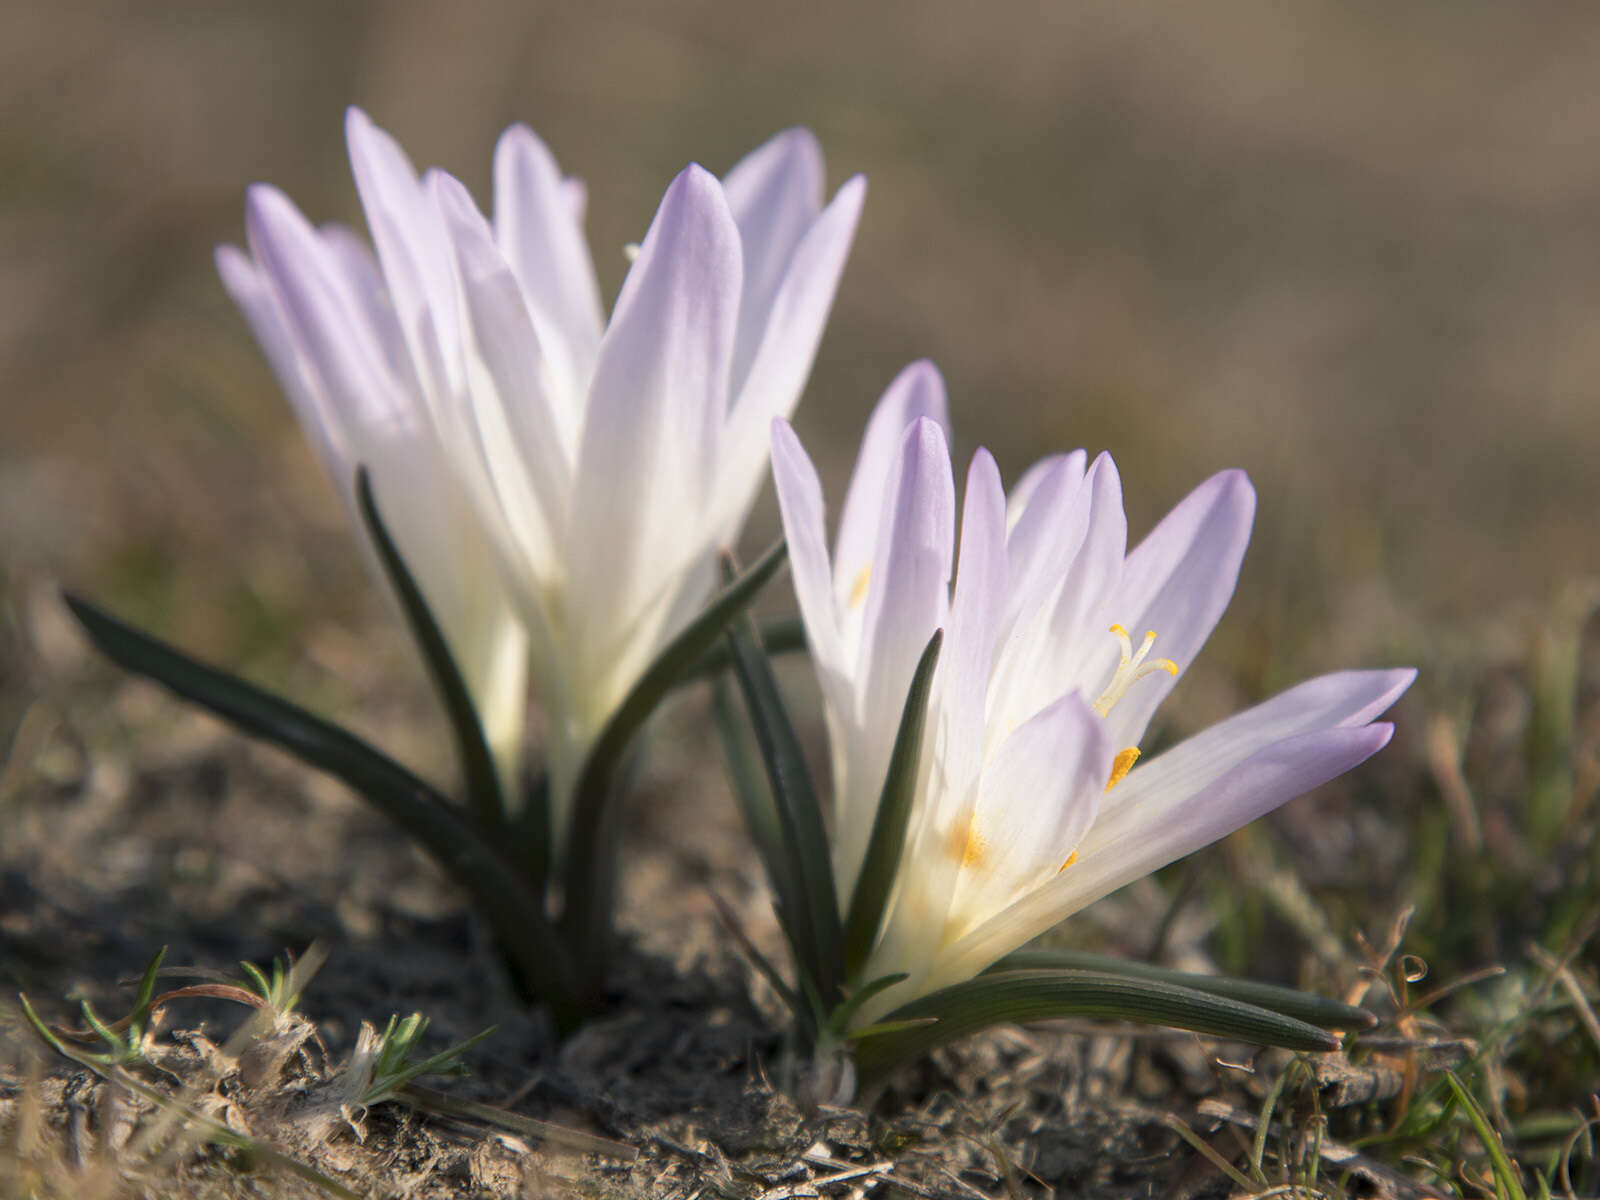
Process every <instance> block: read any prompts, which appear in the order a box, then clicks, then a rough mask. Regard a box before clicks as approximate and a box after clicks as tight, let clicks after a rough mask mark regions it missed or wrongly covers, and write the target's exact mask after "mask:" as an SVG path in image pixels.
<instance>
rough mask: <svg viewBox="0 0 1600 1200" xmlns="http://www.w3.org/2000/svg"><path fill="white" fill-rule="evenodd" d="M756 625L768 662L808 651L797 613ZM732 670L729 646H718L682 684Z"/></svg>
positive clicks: (701, 660) (720, 643)
mask: <svg viewBox="0 0 1600 1200" xmlns="http://www.w3.org/2000/svg"><path fill="white" fill-rule="evenodd" d="M756 625H757V627H758V628H759V629H760V630H761V644H762V645H763V646H765V647H766V648H767V657H768V658H777V657H778V656H779V655H783V654H798V653H800V652H801V651H803V650H804V649H805V648H806V626H805V622H804V621H802V620H801V619H800V616H799V614H797V613H790V614H787V615H785V616H781V617H762V618H760V619H759V620H757V621H756ZM731 666H733V654H732V652H731V651H730V650H729V649H728V647H727V645H726V644H725V643H722V642H718V643H717V644H715V645H713V646H712V647H711V649H709V650H707V651H706V652H705V653H704V654H702V655H701V656H700V658H699V660H698V661H697V662H696V663H695V664H694V666H693V667H691V668H690V669H689V670H688V672H687V673H685V675H684V677H683V679H682V680H680V682H681V683H693V682H694V681H695V680H697V679H710V678H711V677H713V676H716V675H720V674H721V673H722V672H724V671H726V670H727V669H728V668H729V667H731Z"/></svg>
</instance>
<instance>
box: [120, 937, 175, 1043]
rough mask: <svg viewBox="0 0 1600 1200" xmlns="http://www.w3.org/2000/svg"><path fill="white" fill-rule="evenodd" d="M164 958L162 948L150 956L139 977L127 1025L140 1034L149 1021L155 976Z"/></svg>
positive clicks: (164, 949) (163, 949)
mask: <svg viewBox="0 0 1600 1200" xmlns="http://www.w3.org/2000/svg"><path fill="white" fill-rule="evenodd" d="M166 957H167V948H166V947H165V946H163V947H161V949H159V950H157V951H156V952H155V953H154V954H152V955H151V956H150V961H149V962H147V963H146V964H145V967H144V974H143V975H141V976H140V977H139V994H138V995H137V996H135V997H134V1001H133V1013H132V1016H131V1017H130V1022H129V1023H130V1025H132V1026H134V1027H136V1028H137V1029H138V1030H139V1031H140V1032H141V1033H142V1032H143V1030H144V1024H145V1022H146V1021H148V1020H149V1019H150V1000H151V997H153V996H154V995H155V994H156V976H157V974H158V973H159V972H160V970H161V960H162V959H164V958H166Z"/></svg>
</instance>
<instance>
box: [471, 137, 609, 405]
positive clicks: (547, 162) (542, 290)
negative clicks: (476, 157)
mask: <svg viewBox="0 0 1600 1200" xmlns="http://www.w3.org/2000/svg"><path fill="white" fill-rule="evenodd" d="M494 239H495V241H496V242H498V243H499V246H500V249H501V251H502V252H503V253H504V254H505V257H506V261H507V262H508V263H509V264H510V266H511V270H512V271H513V272H514V273H515V275H516V279H517V283H518V284H520V285H521V288H522V295H523V297H524V298H525V299H526V301H527V305H528V312H529V315H530V316H531V317H532V319H533V325H534V328H535V329H536V330H537V331H538V333H539V342H540V345H541V347H542V348H543V350H544V353H545V357H546V359H547V360H548V361H549V364H550V372H551V374H552V375H553V376H554V389H553V390H554V393H555V394H554V396H553V397H552V400H553V402H554V403H556V404H557V405H559V406H560V407H561V408H562V409H563V410H564V411H563V414H562V416H563V420H564V422H569V423H570V424H571V426H572V427H574V428H576V426H577V424H578V421H579V419H580V418H581V416H582V411H583V402H584V399H585V397H586V396H587V394H588V390H589V377H590V376H591V375H592V374H593V373H594V361H595V354H596V353H597V352H598V350H599V347H600V331H601V328H602V326H603V325H604V322H605V318H604V315H603V313H602V311H601V307H600V288H599V285H598V284H597V283H596V282H595V275H594V263H593V261H592V260H591V259H590V257H589V245H588V243H587V242H586V241H585V240H584V236H583V221H582V217H581V216H580V215H578V213H577V212H576V211H575V210H574V206H573V203H572V199H571V192H570V189H569V188H568V187H567V181H565V180H563V179H562V177H561V172H560V170H559V168H557V166H556V160H555V156H554V155H552V154H551V153H550V151H549V149H548V148H547V147H546V146H545V144H544V143H543V142H542V141H540V140H539V137H538V135H536V134H535V133H534V132H533V130H531V129H529V128H528V127H527V126H526V125H513V126H511V127H510V128H509V129H507V130H506V131H505V132H504V133H503V134H501V135H500V141H499V143H498V144H497V145H496V146H495V151H494Z"/></svg>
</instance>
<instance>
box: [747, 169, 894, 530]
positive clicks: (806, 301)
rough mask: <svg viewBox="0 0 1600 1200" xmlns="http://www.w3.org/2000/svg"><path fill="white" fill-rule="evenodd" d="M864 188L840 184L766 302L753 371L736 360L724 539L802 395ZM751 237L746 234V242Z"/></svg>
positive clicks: (852, 183) (856, 183)
mask: <svg viewBox="0 0 1600 1200" xmlns="http://www.w3.org/2000/svg"><path fill="white" fill-rule="evenodd" d="M865 194H866V184H865V181H864V180H862V179H861V177H860V176H857V177H856V178H855V179H852V180H850V181H849V182H848V183H846V184H845V185H844V186H843V187H842V188H840V189H839V194H838V195H837V196H835V197H834V199H833V202H832V203H831V204H829V205H828V207H827V208H826V209H825V210H823V213H822V215H821V216H820V217H818V218H817V220H816V222H815V223H814V224H813V225H812V226H811V228H810V229H809V230H808V231H807V232H806V234H805V236H804V237H803V238H802V239H801V241H800V244H799V246H798V247H797V248H796V249H795V251H794V254H793V255H792V257H791V258H790V260H789V261H787V262H786V263H785V268H786V269H785V272H784V274H783V276H782V278H781V280H780V281H779V285H778V288H777V291H776V292H775V294H773V295H772V296H771V297H769V299H768V300H767V301H765V302H763V306H762V310H761V322H762V323H761V325H760V328H759V330H758V334H757V336H758V337H759V342H758V343H757V346H756V348H755V350H754V351H753V354H754V358H753V360H751V361H750V363H749V364H748V372H747V373H746V371H745V370H744V369H743V368H742V367H740V366H739V365H738V362H737V360H736V363H735V367H734V374H733V379H734V380H735V387H736V388H737V396H736V398H735V400H734V404H733V411H732V412H731V413H730V414H729V419H728V431H727V438H726V445H725V447H724V449H723V451H722V461H721V463H720V465H719V470H720V472H721V488H720V492H721V495H720V497H719V499H718V501H717V513H718V516H717V518H716V519H717V523H718V527H719V530H720V534H721V537H722V538H723V539H724V540H727V541H732V540H733V538H734V536H735V535H736V534H737V532H738V527H739V525H740V524H741V523H742V522H743V520H744V515H745V513H747V512H748V511H749V509H750V504H751V502H752V501H753V500H754V499H755V493H756V491H757V489H758V488H759V487H760V484H761V479H762V475H763V467H764V465H765V462H766V456H765V452H766V447H767V436H768V432H767V431H768V426H769V425H770V423H771V421H772V418H773V417H785V418H787V417H788V416H789V415H790V414H791V413H792V412H793V411H794V408H795V405H796V404H797V403H798V402H799V399H800V393H801V391H802V389H803V388H804V387H805V381H806V376H807V375H808V374H809V373H810V371H811V363H812V361H813V360H814V359H815V358H816V353H817V344H818V343H819V342H820V341H821V340H822V328H823V325H824V324H825V323H826V322H827V319H828V311H829V309H830V308H832V306H833V297H834V293H835V292H836V291H837V290H838V286H839V276H840V275H841V274H842V273H843V271H844V261H845V257H846V256H847V255H848V254H849V252H850V243H851V241H852V240H853V239H854V237H855V230H856V223H857V221H858V220H859V219H860V216H861V201H862V198H863V197H864V196H865ZM749 244H750V241H749V238H748V236H747V237H746V240H745V245H746V247H747V248H748V246H749ZM741 307H742V312H743V313H744V314H748V313H749V312H750V308H751V301H750V283H749V280H748V278H747V279H746V282H745V297H744V300H743V303H742V306H741ZM744 321H745V315H741V317H740V322H741V336H743V332H742V331H743V323H744ZM741 380H742V382H741Z"/></svg>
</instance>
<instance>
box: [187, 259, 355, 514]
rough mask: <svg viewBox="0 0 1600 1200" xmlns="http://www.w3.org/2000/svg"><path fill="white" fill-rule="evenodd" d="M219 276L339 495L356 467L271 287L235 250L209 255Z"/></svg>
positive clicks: (335, 419) (250, 261)
mask: <svg viewBox="0 0 1600 1200" xmlns="http://www.w3.org/2000/svg"><path fill="white" fill-rule="evenodd" d="M213 258H214V261H215V262H216V266H217V274H218V275H220V276H221V277H222V284H223V286H224V287H225V288H227V289H228V295H230V296H232V297H233V302H234V303H235V304H237V305H238V306H239V311H240V312H242V313H243V314H244V318H245V320H246V321H247V322H248V323H249V325H250V331H251V332H252V333H253V334H255V338H256V342H257V343H258V344H259V345H260V346H261V351H262V353H263V354H265V355H266V356H267V363H268V365H270V366H271V367H272V371H273V373H274V374H275V375H276V376H277V377H278V383H279V386H281V387H282V388H283V391H284V394H285V395H286V396H287V397H288V398H289V405H290V407H291V408H293V409H294V413H295V416H296V418H298V420H299V422H300V427H301V428H302V429H303V430H305V433H306V436H307V437H308V438H310V439H311V444H312V446H313V448H314V449H315V450H316V452H317V457H318V458H319V459H320V460H321V461H322V465H323V468H324V469H325V470H326V471H327V472H328V475H329V477H330V478H331V479H332V480H333V481H334V484H335V486H338V487H340V489H341V491H346V490H348V489H347V488H346V487H345V486H344V483H343V481H344V478H345V476H347V475H348V476H349V477H350V478H351V480H354V478H355V464H354V463H352V462H351V461H350V459H349V452H348V449H347V446H346V443H345V436H344V432H343V430H341V429H340V428H339V424H338V420H337V415H336V414H335V413H333V412H332V411H331V410H330V409H329V408H328V406H327V405H326V403H325V401H324V400H323V398H322V395H321V385H320V382H319V381H318V380H317V379H316V378H315V377H314V376H312V375H311V374H310V373H309V371H308V369H307V366H306V364H305V363H304V362H302V361H301V357H300V350H299V348H298V347H297V346H296V345H295V341H294V337H293V335H292V334H291V333H290V332H289V327H288V325H287V324H286V323H285V321H284V318H283V314H282V312H280V311H279V309H278V302H277V300H276V299H275V298H274V297H273V295H272V289H271V286H270V285H269V284H268V283H267V280H266V278H265V277H264V276H263V275H262V273H261V271H260V270H259V269H258V268H257V267H256V264H255V263H254V262H253V261H252V260H251V258H250V256H249V255H247V254H245V253H244V252H243V251H242V250H240V249H239V248H238V247H237V246H218V247H217V248H216V251H215V254H214V255H213Z"/></svg>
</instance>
